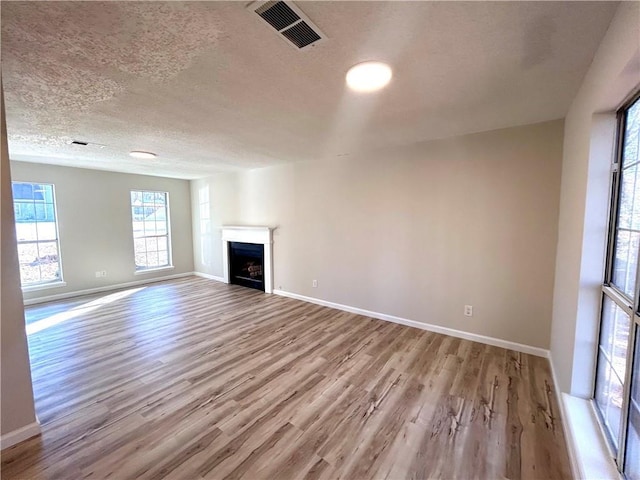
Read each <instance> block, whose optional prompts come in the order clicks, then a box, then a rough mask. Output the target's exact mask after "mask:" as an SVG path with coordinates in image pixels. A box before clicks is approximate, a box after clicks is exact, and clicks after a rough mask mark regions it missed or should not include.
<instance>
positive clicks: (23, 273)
mask: <svg viewBox="0 0 640 480" xmlns="http://www.w3.org/2000/svg"><path fill="white" fill-rule="evenodd" d="M20 281H21V282H22V284H23V285H27V284H30V283H38V282H39V281H40V266H39V265H37V264H35V265H20Z"/></svg>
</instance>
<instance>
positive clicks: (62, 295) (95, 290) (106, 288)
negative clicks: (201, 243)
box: [24, 272, 195, 305]
mask: <svg viewBox="0 0 640 480" xmlns="http://www.w3.org/2000/svg"><path fill="white" fill-rule="evenodd" d="M192 275H195V273H194V272H186V273H176V274H173V275H165V276H162V277H154V278H147V279H145V280H136V281H134V282H126V283H116V284H114V285H105V286H104V287H97V288H88V289H86V290H76V291H73V292H65V293H60V294H58V295H48V296H46V297H38V298H29V299H26V298H25V299H24V304H25V305H35V304H37V303H44V302H51V301H53V300H62V299H64V298H72V297H80V296H82V295H91V294H92V293H101V292H110V291H112V290H120V289H122V288H129V287H135V286H136V285H144V284H147V283H155V282H163V281H165V280H172V279H175V278H181V277H190V276H192Z"/></svg>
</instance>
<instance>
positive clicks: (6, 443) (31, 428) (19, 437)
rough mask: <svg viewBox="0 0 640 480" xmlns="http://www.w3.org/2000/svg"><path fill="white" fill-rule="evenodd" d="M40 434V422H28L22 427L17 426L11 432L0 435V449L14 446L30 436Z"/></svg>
mask: <svg viewBox="0 0 640 480" xmlns="http://www.w3.org/2000/svg"><path fill="white" fill-rule="evenodd" d="M36 435H40V424H39V423H38V422H33V423H30V424H29V425H25V426H24V427H22V428H18V429H17V430H14V431H13V432H9V433H6V434H4V435H2V436H1V437H0V450H4V449H5V448H9V447H12V446H14V445H15V444H17V443H20V442H22V441H24V440H27V439H29V438H31V437H35V436H36Z"/></svg>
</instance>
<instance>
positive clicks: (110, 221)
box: [11, 162, 193, 299]
mask: <svg viewBox="0 0 640 480" xmlns="http://www.w3.org/2000/svg"><path fill="white" fill-rule="evenodd" d="M11 169H12V173H13V180H15V181H23V182H41V183H53V184H54V185H55V197H56V206H57V212H58V229H59V238H60V251H61V259H62V270H63V279H64V281H65V282H66V283H67V285H66V286H65V287H58V288H52V289H46V290H37V291H30V292H25V294H24V297H25V299H32V298H38V297H46V296H51V295H58V294H63V293H70V292H77V291H81V290H86V289H91V288H99V287H105V286H109V285H117V284H121V283H127V282H134V281H140V280H148V279H152V278H157V277H162V276H167V275H174V274H179V273H186V272H191V271H193V241H192V231H191V201H190V188H189V181H188V180H176V179H170V178H161V177H151V176H145V175H130V174H124V173H113V172H105V171H99V170H87V169H81V168H69V167H59V166H54V165H44V164H36V163H26V162H12V163H11ZM135 189H143V190H145V189H147V190H159V191H166V192H169V208H170V212H169V215H170V222H171V251H172V258H173V265H174V267H175V268H174V269H172V270H160V271H157V272H153V273H151V272H147V273H144V274H139V275H135V263H134V253H133V233H132V226H131V206H130V191H131V190H135ZM100 270H106V271H107V277H105V278H96V277H95V272H96V271H100Z"/></svg>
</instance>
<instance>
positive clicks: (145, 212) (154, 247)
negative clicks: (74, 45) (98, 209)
mask: <svg viewBox="0 0 640 480" xmlns="http://www.w3.org/2000/svg"><path fill="white" fill-rule="evenodd" d="M131 219H132V221H133V246H134V254H135V262H136V271H140V270H149V269H154V268H162V267H169V266H171V249H170V248H169V245H170V242H169V194H168V193H167V192H147V191H143V190H133V191H132V192H131Z"/></svg>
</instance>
